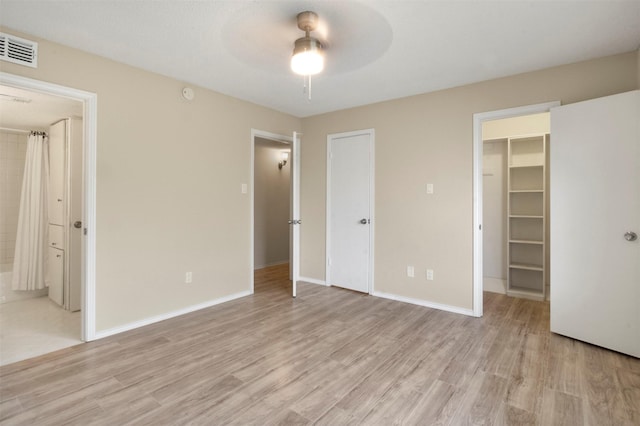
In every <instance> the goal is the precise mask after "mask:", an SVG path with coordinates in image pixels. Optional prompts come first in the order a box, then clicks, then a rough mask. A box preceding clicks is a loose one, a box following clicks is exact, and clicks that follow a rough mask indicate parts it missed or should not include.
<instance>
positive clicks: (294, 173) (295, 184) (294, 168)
mask: <svg viewBox="0 0 640 426" xmlns="http://www.w3.org/2000/svg"><path fill="white" fill-rule="evenodd" d="M291 194H292V195H291V198H292V199H291V214H292V216H291V220H289V224H290V225H291V230H292V234H293V237H292V240H293V241H292V242H293V243H292V247H291V251H292V253H291V283H292V285H293V290H292V292H293V297H296V293H297V291H298V277H299V276H300V224H301V223H302V221H301V220H300V136H299V135H298V133H296V132H293V141H292V143H291Z"/></svg>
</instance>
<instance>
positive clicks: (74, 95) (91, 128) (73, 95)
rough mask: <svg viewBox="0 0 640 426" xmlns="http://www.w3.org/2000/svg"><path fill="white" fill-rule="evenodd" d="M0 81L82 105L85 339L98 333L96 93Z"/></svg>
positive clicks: (12, 78)
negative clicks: (74, 101)
mask: <svg viewBox="0 0 640 426" xmlns="http://www.w3.org/2000/svg"><path fill="white" fill-rule="evenodd" d="M0 84H3V85H6V86H11V87H17V88H20V89H25V90H31V91H34V92H39V93H46V94H49V95H54V96H60V97H64V98H69V99H73V100H76V101H79V102H82V105H83V116H82V118H83V124H82V126H83V127H82V129H83V141H84V156H83V162H84V173H83V197H84V198H83V206H82V210H83V213H82V223H83V226H82V228H83V233H84V234H85V235H84V238H83V239H82V248H81V251H82V260H81V269H82V272H81V277H82V279H81V281H82V282H81V287H82V290H81V299H82V301H81V305H82V306H81V311H82V312H81V324H82V327H81V328H82V331H81V337H80V338H81V340H83V341H85V342H88V341H91V340H95V339H98V338H100V337H104V336H101V335H99V334H98V333H97V331H96V159H97V128H98V115H97V114H98V112H97V111H98V95H97V94H95V93H91V92H86V91H84V90H79V89H74V88H72V87H66V86H60V85H58V84H54V83H49V82H46V81H41V80H35V79H31V78H26V77H21V76H17V75H14V74H9V73H6V72H0Z"/></svg>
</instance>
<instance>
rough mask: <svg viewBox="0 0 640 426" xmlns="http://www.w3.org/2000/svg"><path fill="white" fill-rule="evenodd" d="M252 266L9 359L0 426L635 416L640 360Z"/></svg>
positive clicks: (510, 307)
mask: <svg viewBox="0 0 640 426" xmlns="http://www.w3.org/2000/svg"><path fill="white" fill-rule="evenodd" d="M290 291H291V283H290V281H289V280H288V266H287V265H279V266H274V267H269V268H265V269H262V270H259V271H256V274H255V294H253V295H251V296H248V297H244V298H242V299H238V300H234V301H231V302H228V303H224V304H221V305H218V306H214V307H211V308H208V309H203V310H200V311H197V312H193V313H191V314H188V315H183V316H180V317H177V318H173V319H170V320H167V321H162V322H160V323H156V324H152V325H149V326H147V327H142V328H139V329H136V330H131V331H129V332H126V333H122V334H118V335H114V336H110V337H108V338H105V339H101V340H100V341H97V342H91V343H87V344H83V345H78V346H75V347H72V348H67V349H64V350H61V351H57V352H54V353H51V354H47V355H44V356H41V357H38V358H34V359H30V360H25V361H22V362H19V363H15V364H12V365H7V366H3V367H0V425H10V424H19V425H24V424H34V425H43V424H44V425H46V424H82V425H109V426H111V425H164V424H171V425H187V424H189V425H212V424H242V425H250V424H260V425H278V424H282V425H311V424H318V425H323V424H325V425H332V426H333V425H349V424H364V425H392V424H407V425H464V424H497V425H528V424H531V425H533V424H537V425H544V426H546V425H554V424H558V425H560V424H562V425H571V424H576V425H578V424H593V425H598V426H600V425H616V426H617V425H638V424H640V402H639V401H640V360H638V359H636V358H632V357H629V356H626V355H622V354H619V353H615V352H612V351H608V350H605V349H602V348H599V347H596V346H592V345H588V344H586V343H582V342H579V341H575V340H572V339H569V338H566V337H563V336H558V335H554V334H551V333H550V332H549V312H550V311H549V309H550V308H549V303H548V302H535V301H531V300H523V299H514V298H510V297H506V296H504V295H498V294H492V293H486V294H485V295H484V309H485V314H484V317H482V318H474V317H468V316H464V315H458V314H453V313H450V312H444V311H439V310H434V309H429V308H425V307H421V306H416V305H411V304H405V303H400V302H396V301H392V300H388V299H381V298H376V297H371V296H368V295H364V294H361V293H356V292H352V291H348V290H343V289H338V288H328V287H325V286H319V285H313V284H306V283H302V282H301V283H299V287H298V297H297V298H295V299H293V298H292V297H291V294H290Z"/></svg>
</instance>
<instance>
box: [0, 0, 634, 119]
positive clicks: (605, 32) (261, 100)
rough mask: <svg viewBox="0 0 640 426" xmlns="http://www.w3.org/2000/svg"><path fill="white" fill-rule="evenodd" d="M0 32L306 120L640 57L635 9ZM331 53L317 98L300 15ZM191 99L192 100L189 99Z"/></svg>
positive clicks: (527, 6) (415, 9)
mask: <svg viewBox="0 0 640 426" xmlns="http://www.w3.org/2000/svg"><path fill="white" fill-rule="evenodd" d="M0 8H1V10H0V11H1V13H0V23H1V24H2V25H3V26H5V27H6V28H8V29H15V30H18V31H22V32H25V33H28V34H33V35H35V36H39V37H43V38H45V39H48V40H52V41H55V42H59V43H62V44H65V45H68V46H72V47H75V48H78V49H81V50H85V51H88V52H92V53H95V54H98V55H101V56H105V57H107V58H111V59H114V60H116V61H120V62H124V63H127V64H130V65H133V66H136V67H140V68H143V69H147V70H150V71H154V72H157V73H160V74H163V75H167V76H170V77H173V78H176V79H178V80H182V81H185V82H187V83H190V84H193V85H199V86H203V87H207V88H209V89H212V90H215V91H218V92H221V93H224V94H227V95H231V96H234V97H237V98H240V99H244V100H247V101H251V102H255V103H257V104H260V105H264V106H267V107H270V108H274V109H276V110H279V111H283V112H287V113H290V114H292V115H295V116H299V117H306V116H310V115H315V114H320V113H324V112H329V111H335V110H339V109H344V108H348V107H353V106H358V105H364V104H369V103H373V102H378V101H383V100H388V99H394V98H399V97H404V96H410V95H415V94H419V93H425V92H431V91H435V90H440V89H444V88H448V87H454V86H459V85H463V84H468V83H472V82H477V81H482V80H488V79H492V78H498V77H502V76H506V75H512V74H517V73H522V72H527V71H533V70H536V69H542V68H547V67H551V66H556V65H561V64H566V63H572V62H577V61H582V60H587V59H591V58H597V57H601V56H607V55H612V54H617V53H622V52H629V51H632V50H635V49H638V47H639V46H640V1H638V0H632V1H586V0H582V1H580V0H578V1H487V0H476V1H403V0H396V1H391V0H386V1H382V0H372V1H346V0H345V1H328V0H324V1H320V0H316V1H266V0H253V1H248V0H233V1H189V0H185V1H175V0H174V1H168V0H164V1H163V0H159V1H152V0H119V1H118V0H102V1H84V0H67V1H56V0H49V1H42V0H40V1H38V0H34V1H24V0H18V1H16V0H2V3H1V4H0ZM304 10H313V11H315V12H317V13H318V15H319V16H320V20H321V28H320V30H319V31H317V33H316V36H319V38H320V39H322V40H324V41H325V42H326V43H327V44H328V48H327V51H326V56H327V59H326V61H327V67H326V70H325V72H323V73H322V74H320V75H318V76H316V77H314V78H313V81H312V88H313V91H312V95H313V96H312V100H311V102H308V101H307V100H306V98H305V96H304V95H303V92H302V90H303V89H302V77H300V76H297V75H294V74H293V73H292V72H291V71H290V69H289V59H290V56H291V51H292V49H293V42H294V40H295V39H296V38H298V37H300V36H302V34H303V33H302V32H301V31H300V30H298V29H297V27H296V14H297V13H298V12H301V11H304ZM196 95H197V94H196Z"/></svg>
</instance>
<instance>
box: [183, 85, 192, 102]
mask: <svg viewBox="0 0 640 426" xmlns="http://www.w3.org/2000/svg"><path fill="white" fill-rule="evenodd" d="M182 97H183V98H185V99H186V100H188V101H192V100H193V98H194V97H195V93H194V92H193V89H192V88H191V87H185V88H183V89H182Z"/></svg>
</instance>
